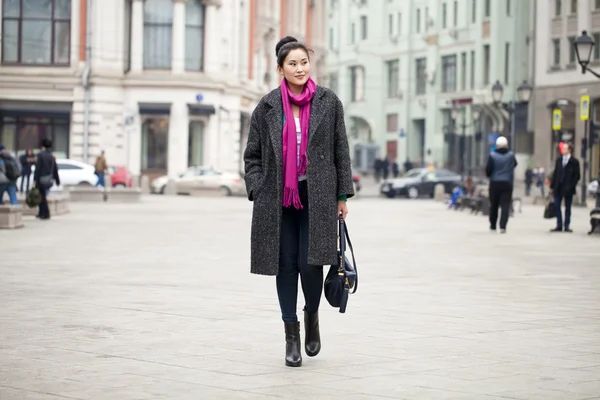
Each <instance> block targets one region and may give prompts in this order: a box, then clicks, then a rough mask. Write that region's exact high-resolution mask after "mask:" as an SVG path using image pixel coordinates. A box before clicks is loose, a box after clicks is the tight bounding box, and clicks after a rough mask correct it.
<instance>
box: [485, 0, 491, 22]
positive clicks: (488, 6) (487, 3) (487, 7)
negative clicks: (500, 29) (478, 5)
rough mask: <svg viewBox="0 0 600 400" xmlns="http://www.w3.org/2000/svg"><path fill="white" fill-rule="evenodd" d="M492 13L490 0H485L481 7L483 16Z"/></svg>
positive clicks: (487, 16) (488, 15)
mask: <svg viewBox="0 0 600 400" xmlns="http://www.w3.org/2000/svg"><path fill="white" fill-rule="evenodd" d="M491 14H492V4H491V0H485V4H484V8H483V16H484V17H485V18H489V17H490V15H491Z"/></svg>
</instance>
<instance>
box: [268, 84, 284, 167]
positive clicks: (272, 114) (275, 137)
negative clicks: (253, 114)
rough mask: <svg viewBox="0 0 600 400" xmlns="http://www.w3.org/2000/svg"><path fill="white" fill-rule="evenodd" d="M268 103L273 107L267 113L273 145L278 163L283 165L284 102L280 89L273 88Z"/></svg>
mask: <svg viewBox="0 0 600 400" xmlns="http://www.w3.org/2000/svg"><path fill="white" fill-rule="evenodd" d="M267 103H268V104H269V105H270V106H271V107H272V108H271V109H270V110H269V111H268V112H267V115H266V119H267V125H268V129H269V136H270V138H271V145H272V146H273V152H274V153H275V160H276V161H277V165H282V158H283V145H282V142H283V139H282V136H283V104H282V103H281V92H280V91H279V90H273V91H272V92H271V93H269V94H268V98H267Z"/></svg>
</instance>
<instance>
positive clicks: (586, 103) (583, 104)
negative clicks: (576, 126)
mask: <svg viewBox="0 0 600 400" xmlns="http://www.w3.org/2000/svg"><path fill="white" fill-rule="evenodd" d="M579 118H580V119H581V120H582V121H587V120H588V119H590V96H588V95H587V94H586V95H583V96H581V101H580V103H579Z"/></svg>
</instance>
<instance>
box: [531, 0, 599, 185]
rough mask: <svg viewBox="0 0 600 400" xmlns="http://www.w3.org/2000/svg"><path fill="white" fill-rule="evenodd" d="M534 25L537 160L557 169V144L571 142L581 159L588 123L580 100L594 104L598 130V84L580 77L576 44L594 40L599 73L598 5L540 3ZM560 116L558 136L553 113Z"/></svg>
mask: <svg viewBox="0 0 600 400" xmlns="http://www.w3.org/2000/svg"><path fill="white" fill-rule="evenodd" d="M536 7H537V9H536V10H535V14H536V15H537V21H536V24H535V36H534V37H535V56H534V68H535V75H534V76H535V91H534V94H533V115H534V121H533V122H534V128H535V159H536V162H537V164H538V165H541V166H544V167H550V166H552V167H553V160H554V157H556V155H557V147H558V146H557V144H558V142H559V141H568V142H572V143H573V144H574V145H575V150H576V155H577V156H579V155H580V154H581V139H582V138H583V136H584V129H585V128H584V122H583V121H581V119H580V108H579V107H580V98H581V96H582V95H583V94H587V95H589V96H590V98H591V105H592V107H591V119H593V121H594V123H596V124H598V125H599V126H600V96H599V93H600V80H599V79H598V78H596V77H594V76H593V75H592V74H591V73H586V74H585V75H584V74H582V73H581V67H580V66H579V64H578V63H577V59H576V55H575V49H574V48H573V41H574V40H575V38H576V37H577V36H579V35H581V32H582V31H584V30H586V31H587V34H588V35H589V36H591V37H593V38H594V40H595V42H596V46H595V48H594V53H593V54H592V62H591V63H590V68H592V69H593V70H595V71H596V72H600V0H562V1H560V0H537V5H536ZM556 108H559V109H561V111H562V116H563V118H562V124H561V125H562V126H561V129H560V131H558V132H553V129H552V112H553V110H554V109H556ZM592 155H593V158H592V165H591V169H590V171H591V173H592V175H591V176H592V177H596V176H597V174H598V169H599V168H600V143H596V144H595V145H594V146H593V148H592Z"/></svg>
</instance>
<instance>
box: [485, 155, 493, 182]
mask: <svg viewBox="0 0 600 400" xmlns="http://www.w3.org/2000/svg"><path fill="white" fill-rule="evenodd" d="M492 172H494V158H493V157H492V156H491V155H489V156H488V159H487V164H486V166H485V175H486V176H487V177H488V178H489V177H491V176H492Z"/></svg>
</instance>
